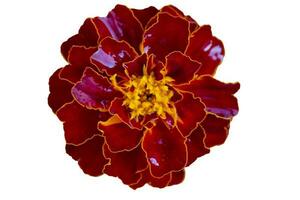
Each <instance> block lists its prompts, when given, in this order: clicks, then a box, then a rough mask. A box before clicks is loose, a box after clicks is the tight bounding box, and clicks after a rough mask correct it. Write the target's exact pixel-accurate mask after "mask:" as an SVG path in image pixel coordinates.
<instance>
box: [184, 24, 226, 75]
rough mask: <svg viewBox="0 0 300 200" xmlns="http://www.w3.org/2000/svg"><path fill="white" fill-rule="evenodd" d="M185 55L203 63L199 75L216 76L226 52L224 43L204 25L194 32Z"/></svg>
mask: <svg viewBox="0 0 300 200" xmlns="http://www.w3.org/2000/svg"><path fill="white" fill-rule="evenodd" d="M185 54H186V55H188V56H190V57H191V58H192V59H194V60H197V61H199V62H201V63H202V67H201V69H200V71H199V73H198V74H214V73H215V71H216V69H217V67H218V65H219V64H220V63H221V62H222V60H223V57H224V54H225V50H224V46H223V43H222V41H221V40H219V39H218V38H216V37H214V36H213V35H212V33H211V28H210V26H208V25H204V26H201V27H200V28H199V29H198V30H196V31H195V32H193V34H192V36H191V37H190V42H189V45H188V47H187V49H186V53H185Z"/></svg>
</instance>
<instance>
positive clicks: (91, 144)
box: [66, 136, 108, 176]
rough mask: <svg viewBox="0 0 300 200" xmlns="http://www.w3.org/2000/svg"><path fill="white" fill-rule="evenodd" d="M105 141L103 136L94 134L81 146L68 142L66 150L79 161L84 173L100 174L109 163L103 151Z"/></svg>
mask: <svg viewBox="0 0 300 200" xmlns="http://www.w3.org/2000/svg"><path fill="white" fill-rule="evenodd" d="M103 141H104V140H103V137H101V136H94V137H92V138H91V139H89V140H88V141H86V142H85V143H83V144H81V145H79V146H76V145H71V144H67V145H66V152H67V153H68V154H69V155H70V156H72V158H73V159H74V160H77V161H78V164H79V166H80V168H81V169H82V170H83V171H84V173H86V174H89V175H91V176H99V175H101V174H103V172H102V171H103V168H104V166H105V165H106V164H107V163H108V160H106V159H105V158H104V156H103V153H102V145H103Z"/></svg>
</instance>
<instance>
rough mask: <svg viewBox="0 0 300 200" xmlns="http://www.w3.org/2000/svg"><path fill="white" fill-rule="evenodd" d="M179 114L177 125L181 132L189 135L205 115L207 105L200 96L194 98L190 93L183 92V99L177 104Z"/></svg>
mask: <svg viewBox="0 0 300 200" xmlns="http://www.w3.org/2000/svg"><path fill="white" fill-rule="evenodd" d="M175 106H176V111H177V115H178V118H179V120H178V122H177V127H178V129H179V131H180V132H181V134H182V135H183V136H184V137H185V136H188V135H189V134H190V133H191V131H192V130H194V129H195V128H196V127H197V124H198V123H199V122H201V121H202V120H203V119H204V117H205V115H206V112H205V106H204V104H203V103H202V102H201V101H200V99H198V98H196V99H195V98H194V97H193V95H192V94H190V93H183V99H182V100H181V101H178V102H177V103H176V104H175Z"/></svg>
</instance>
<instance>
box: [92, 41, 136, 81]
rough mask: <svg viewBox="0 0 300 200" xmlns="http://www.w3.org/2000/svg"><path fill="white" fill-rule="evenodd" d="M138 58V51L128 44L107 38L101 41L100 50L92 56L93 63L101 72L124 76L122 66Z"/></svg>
mask: <svg viewBox="0 0 300 200" xmlns="http://www.w3.org/2000/svg"><path fill="white" fill-rule="evenodd" d="M137 56H138V54H137V53H136V51H135V50H134V49H133V48H132V47H131V46H130V45H129V44H128V43H127V42H125V41H117V40H114V39H112V38H110V37H106V38H105V39H103V40H102V41H101V43H100V46H99V49H98V50H97V51H96V52H95V53H94V54H93V55H92V56H91V61H92V63H93V64H94V65H96V66H97V68H98V69H99V70H100V71H104V72H106V73H107V74H108V75H114V74H118V75H120V76H124V68H123V66H122V64H123V63H124V62H128V61H131V60H133V59H134V58H135V57H137Z"/></svg>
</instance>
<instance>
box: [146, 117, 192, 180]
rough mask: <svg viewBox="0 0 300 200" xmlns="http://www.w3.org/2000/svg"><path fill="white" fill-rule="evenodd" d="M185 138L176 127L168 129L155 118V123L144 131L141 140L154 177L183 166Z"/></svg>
mask: <svg viewBox="0 0 300 200" xmlns="http://www.w3.org/2000/svg"><path fill="white" fill-rule="evenodd" d="M184 143H185V138H184V137H182V135H181V134H180V133H179V132H178V130H177V129H176V128H173V129H171V130H169V129H168V128H167V127H166V125H165V124H164V123H163V122H162V121H161V120H157V121H156V125H155V126H154V127H153V128H151V129H149V130H147V131H145V136H144V139H143V141H142V146H143V149H144V150H145V152H146V155H147V160H148V163H149V166H150V172H151V174H152V175H153V176H155V177H162V176H164V175H165V174H167V173H170V172H172V171H178V170H181V169H183V168H184V167H185V165H186V162H187V149H186V146H185V144H184Z"/></svg>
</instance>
